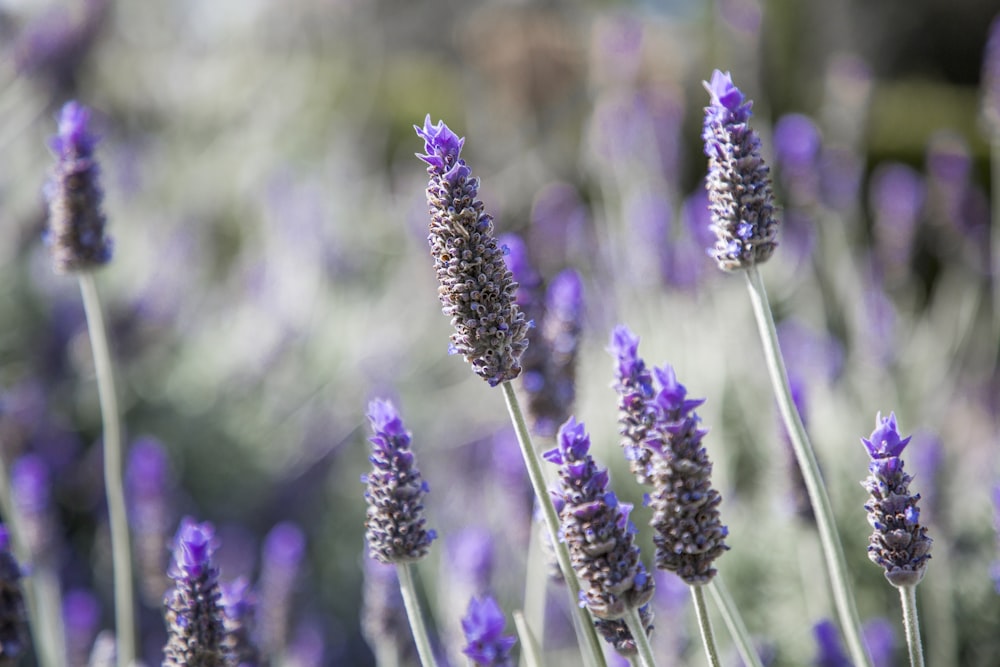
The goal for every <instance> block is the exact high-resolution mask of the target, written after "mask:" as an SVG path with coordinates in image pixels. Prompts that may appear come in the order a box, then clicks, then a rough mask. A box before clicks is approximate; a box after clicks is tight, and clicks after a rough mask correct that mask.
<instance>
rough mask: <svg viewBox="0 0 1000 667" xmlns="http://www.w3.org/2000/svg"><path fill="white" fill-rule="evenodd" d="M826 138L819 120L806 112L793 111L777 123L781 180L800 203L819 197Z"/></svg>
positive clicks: (813, 201)
mask: <svg viewBox="0 0 1000 667" xmlns="http://www.w3.org/2000/svg"><path fill="white" fill-rule="evenodd" d="M821 148H822V138H821V137H820V133H819V128H818V127H816V123H815V122H813V120H812V119H811V118H810V117H809V116H806V115H804V114H798V113H790V114H786V115H784V116H782V117H781V118H779V119H778V122H777V123H775V124H774V156H775V163H776V165H777V167H778V174H779V177H780V183H781V185H782V186H783V187H784V190H785V192H786V193H787V195H788V197H789V199H790V200H791V201H793V202H794V203H795V204H796V205H799V206H808V205H810V204H814V203H815V202H816V201H817V200H818V199H819V189H820V188H819V170H818V169H817V164H818V163H819V156H820V149H821Z"/></svg>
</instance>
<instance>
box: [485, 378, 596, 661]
mask: <svg viewBox="0 0 1000 667" xmlns="http://www.w3.org/2000/svg"><path fill="white" fill-rule="evenodd" d="M501 387H503V395H504V398H505V399H506V401H507V410H508V412H510V418H511V421H512V422H513V424H514V431H515V432H516V433H517V442H518V444H519V445H520V447H521V456H523V457H524V465H525V466H526V467H527V469H528V478H529V479H530V480H531V487H532V488H533V489H534V491H535V497H536V498H538V502H539V503H541V506H542V512H543V513H544V515H545V525H546V527H547V528H548V531H549V537H550V539H551V540H552V547H553V550H554V551H555V553H556V559H557V560H558V561H559V569H560V570H562V573H563V578H564V579H565V580H566V588H568V589H569V593H570V600H571V604H572V606H573V609H575V610H576V613H577V616H578V620H579V621H580V622H579V628H578V631H579V634H580V635H581V636H580V637H579V639H580V648H581V650H582V651H583V654H584V656H587V655H589V656H590V661H591V663H592V664H594V665H597V667H607V665H606V663H605V661H604V652H603V651H602V650H601V642H600V640H599V639H598V638H597V631H596V630H594V621H593V620H592V619H591V617H590V612H588V611H587V609H586V608H584V607H581V606H580V605H579V603H578V601H579V599H580V582H579V581H577V578H576V573H575V572H574V571H573V565H572V560H571V559H570V556H569V550H568V549H567V548H566V543H565V542H563V541H561V540H560V539H559V514H558V513H557V512H556V508H555V505H553V504H552V497H551V496H550V495H549V492H548V489H547V488H546V486H545V476H544V475H543V474H542V464H541V462H540V461H539V458H538V453H537V452H536V451H535V448H534V446H533V445H532V443H531V433H530V432H529V431H528V422H527V421H525V419H524V414H523V413H522V412H521V404H520V403H519V402H518V400H517V395H516V394H515V393H514V385H513V384H511V383H510V382H509V381H508V382H504V383H503V384H502V385H501Z"/></svg>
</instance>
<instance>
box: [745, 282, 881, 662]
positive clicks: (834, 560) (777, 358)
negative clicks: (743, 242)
mask: <svg viewBox="0 0 1000 667" xmlns="http://www.w3.org/2000/svg"><path fill="white" fill-rule="evenodd" d="M746 276H747V286H748V287H749V289H750V301H751V303H752V304H753V312H754V316H755V317H756V319H757V329H758V331H759V332H760V339H761V343H762V345H763V348H764V358H765V360H766V362H767V370H768V374H769V375H770V376H771V384H772V385H773V387H774V395H775V398H777V401H778V410H779V412H781V418H782V420H783V421H784V423H785V428H786V429H787V430H788V434H789V436H790V439H791V441H792V448H793V449H794V450H795V458H796V460H797V461H798V464H799V468H800V469H801V470H802V477H803V479H804V480H805V483H806V490H807V491H808V492H809V501H810V503H811V504H812V508H813V514H814V515H815V516H816V527H817V529H818V531H819V539H820V543H821V544H822V546H823V556H824V560H825V561H826V567H827V572H828V574H829V577H830V587H831V589H832V591H833V602H834V606H835V607H836V610H837V616H838V618H839V619H840V626H841V629H842V631H843V633H844V637H845V638H846V640H847V648H848V651H849V652H850V654H851V659H852V660H853V661H854V664H855V665H858V666H859V667H860V666H862V665H864V666H865V667H872V662H871V658H870V657H869V655H868V651H867V650H866V649H865V645H864V642H863V641H862V640H861V620H860V617H859V616H858V609H857V606H856V605H855V602H854V593H853V591H852V590H851V588H850V586H848V581H847V563H846V560H845V559H844V548H843V546H842V545H841V543H840V536H839V535H838V533H837V527H836V523H835V522H834V518H833V507H832V506H831V505H830V498H829V497H828V496H827V493H826V487H825V486H824V484H823V477H822V475H821V474H820V471H819V464H818V463H817V462H816V455H815V454H814V453H813V448H812V444H811V443H810V442H809V436H808V435H806V429H805V426H803V424H802V419H801V418H800V417H799V412H798V410H796V409H795V404H794V403H793V401H792V392H791V388H790V387H789V384H788V373H787V372H786V371H785V362H784V359H782V357H781V351H780V349H779V347H778V333H777V331H776V330H775V326H774V318H773V317H772V316H771V307H770V305H769V304H768V302H767V291H766V290H765V289H764V282H763V281H762V280H761V278H760V273H759V272H758V271H757V267H756V266H751V267H750V268H749V269H747V270H746Z"/></svg>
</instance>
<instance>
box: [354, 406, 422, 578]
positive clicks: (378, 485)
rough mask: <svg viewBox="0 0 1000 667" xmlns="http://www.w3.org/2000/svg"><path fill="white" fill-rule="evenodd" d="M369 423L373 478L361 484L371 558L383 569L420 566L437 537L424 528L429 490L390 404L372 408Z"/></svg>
mask: <svg viewBox="0 0 1000 667" xmlns="http://www.w3.org/2000/svg"><path fill="white" fill-rule="evenodd" d="M368 421H369V422H370V423H371V427H372V430H373V431H374V435H373V436H372V437H371V438H370V439H369V441H370V442H371V443H372V455H371V456H370V457H369V458H368V460H369V461H371V463H372V472H371V473H369V474H368V475H365V476H364V477H362V478H361V481H362V482H365V483H366V484H367V485H368V488H367V489H366V490H365V500H366V501H367V502H368V518H367V519H366V521H365V537H366V539H367V540H368V554H369V555H370V556H371V557H372V558H374V559H376V560H379V561H381V562H383V563H406V562H412V561H417V560H420V559H421V558H423V557H424V556H426V555H427V550H428V549H429V548H430V544H431V541H433V540H434V538H435V537H437V534H436V533H435V532H434V531H433V530H427V529H426V528H425V526H424V524H425V523H426V522H425V520H424V516H423V510H424V506H423V503H422V501H423V496H424V494H425V493H427V491H428V487H427V482H425V481H423V480H422V479H421V477H420V471H419V470H418V469H417V466H416V459H415V457H414V456H413V452H411V451H410V433H409V431H407V430H406V429H405V428H404V426H403V420H402V418H401V417H400V416H399V412H397V411H396V407H395V406H394V405H393V404H392V403H391V402H389V401H386V400H374V401H372V402H371V403H370V404H369V405H368Z"/></svg>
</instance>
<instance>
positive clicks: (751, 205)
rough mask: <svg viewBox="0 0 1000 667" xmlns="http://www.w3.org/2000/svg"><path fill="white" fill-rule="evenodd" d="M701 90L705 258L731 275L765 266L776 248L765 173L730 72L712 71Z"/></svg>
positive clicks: (747, 111) (746, 103)
mask: <svg viewBox="0 0 1000 667" xmlns="http://www.w3.org/2000/svg"><path fill="white" fill-rule="evenodd" d="M705 88H706V90H708V94H709V95H710V96H711V101H710V102H709V105H708V106H707V107H705V125H704V129H703V131H702V135H701V136H702V139H703V140H704V142H705V155H707V156H708V178H707V179H706V182H705V183H706V188H707V190H708V199H709V210H710V211H711V214H712V230H713V231H714V232H715V234H716V237H717V241H716V243H715V247H714V248H712V249H710V250H709V254H711V255H712V257H714V258H715V261H716V263H718V265H719V268H720V269H722V270H723V271H735V270H737V269H745V268H748V267H750V266H754V265H756V264H761V263H763V262H766V261H767V260H768V258H770V256H771V254H772V253H773V252H774V249H775V248H776V247H777V245H778V242H777V235H778V221H777V219H776V218H775V217H774V195H773V194H772V191H771V177H770V174H769V171H770V170H769V169H768V167H767V165H766V164H764V160H763V158H762V157H761V155H760V137H759V136H757V133H756V132H755V131H754V130H752V129H751V128H750V125H749V120H750V116H751V113H750V107H751V104H752V103H751V102H749V101H747V100H746V98H745V97H744V96H743V93H742V92H740V90H739V88H737V87H736V86H735V85H733V80H732V77H731V76H730V75H729V73H728V72H726V73H722V72H720V71H719V70H715V72H714V73H713V74H712V80H711V82H706V83H705Z"/></svg>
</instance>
